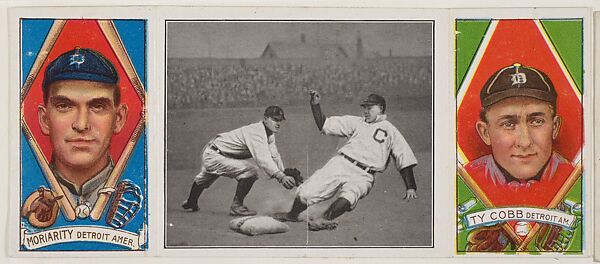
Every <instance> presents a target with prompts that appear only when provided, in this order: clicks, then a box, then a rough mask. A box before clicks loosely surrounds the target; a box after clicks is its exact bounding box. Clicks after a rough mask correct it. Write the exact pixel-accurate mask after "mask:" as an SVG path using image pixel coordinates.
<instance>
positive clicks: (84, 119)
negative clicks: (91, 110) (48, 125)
mask: <svg viewBox="0 0 600 264" xmlns="http://www.w3.org/2000/svg"><path fill="white" fill-rule="evenodd" d="M72 126H73V130H76V131H80V132H81V131H85V130H88V129H89V116H88V111H87V109H79V110H78V111H77V118H75V120H74V121H73V124H72Z"/></svg>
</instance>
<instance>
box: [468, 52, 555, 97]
mask: <svg viewBox="0 0 600 264" xmlns="http://www.w3.org/2000/svg"><path fill="white" fill-rule="evenodd" d="M479 96H480V98H481V105H482V106H483V107H487V106H490V105H492V104H495V103H497V102H499V101H501V100H503V99H506V98H509V97H518V96H526V97H531V98H535V99H538V100H542V101H545V102H548V103H550V104H552V105H556V90H554V85H552V81H550V78H548V76H547V75H546V74H545V73H544V72H542V71H540V70H538V69H535V68H533V67H528V66H523V65H521V64H519V63H515V64H513V65H511V66H508V67H505V68H502V69H500V70H499V71H497V72H495V73H494V74H492V76H490V78H489V79H488V80H487V82H486V83H485V85H484V86H483V89H481V93H480V95H479Z"/></svg>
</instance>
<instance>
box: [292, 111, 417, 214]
mask: <svg viewBox="0 0 600 264" xmlns="http://www.w3.org/2000/svg"><path fill="white" fill-rule="evenodd" d="M321 132H322V133H323V134H325V135H332V136H339V137H346V138H347V139H348V141H347V142H346V144H345V145H344V146H342V147H341V148H340V149H339V150H338V155H336V156H334V157H333V158H331V159H330V160H329V161H328V162H327V164H325V166H323V168H321V169H319V170H317V171H315V173H314V174H313V175H312V176H311V177H310V178H308V180H306V182H304V183H303V184H302V185H301V186H300V187H298V190H297V195H298V197H299V198H300V199H301V201H302V202H304V203H305V204H307V205H309V206H310V205H313V204H316V203H319V202H321V201H324V200H327V199H329V198H331V197H332V196H334V195H335V194H336V192H337V191H338V190H339V192H340V196H339V197H342V198H345V199H346V200H348V201H350V204H351V208H354V207H355V206H356V203H357V202H358V200H359V199H361V198H363V197H365V196H366V195H367V194H368V193H369V191H370V190H371V187H372V186H373V182H374V174H372V173H369V171H371V172H383V171H384V170H385V169H386V167H387V164H388V160H389V158H390V155H391V158H392V159H393V160H394V162H395V164H396V169H398V171H400V170H401V169H403V168H406V167H408V166H412V165H416V164H417V159H416V158H415V155H414V154H413V152H412V150H411V148H410V146H409V145H408V143H407V142H406V140H405V139H404V137H403V136H402V134H401V133H400V131H398V129H397V128H396V127H395V126H394V125H392V123H390V122H389V121H387V120H386V115H379V116H378V118H377V119H376V120H375V122H373V123H367V122H365V120H364V118H363V117H359V116H333V117H328V118H327V119H326V120H325V124H324V125H323V129H322V130H321ZM361 167H363V168H361Z"/></svg>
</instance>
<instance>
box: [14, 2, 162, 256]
mask: <svg viewBox="0 0 600 264" xmlns="http://www.w3.org/2000/svg"><path fill="white" fill-rule="evenodd" d="M151 10H152V8H149V7H127V8H125V7H113V8H108V7H96V8H93V9H81V8H53V9H51V10H48V9H47V8H33V7H28V8H13V9H10V10H8V18H9V19H8V21H9V24H8V28H9V63H10V67H9V69H10V71H9V74H10V75H9V76H10V77H9V85H8V86H7V90H8V91H7V92H8V101H9V103H8V106H9V109H8V113H9V120H8V124H9V125H8V127H9V128H10V129H9V131H8V133H9V137H10V138H11V139H13V140H10V142H9V144H10V145H9V148H8V149H9V153H11V155H9V159H10V173H9V174H8V177H7V178H9V179H8V186H12V187H13V188H10V190H9V192H10V199H9V201H10V204H9V206H8V209H9V210H8V214H7V215H8V236H7V237H8V238H9V239H8V242H7V246H8V248H9V251H8V253H9V255H10V256H12V257H47V256H51V257H57V256H60V257H78V256H79V257H80V256H81V255H82V254H83V253H82V252H81V251H79V252H77V251H74V252H67V251H60V252H35V251H33V252H29V251H28V252H23V251H19V245H18V241H19V230H18V227H19V221H18V219H19V206H20V205H19V188H16V187H18V186H19V177H20V170H19V168H20V165H19V164H20V163H19V162H20V161H19V153H20V151H19V147H20V146H19V143H20V141H19V140H18V139H19V137H20V135H21V127H20V123H19V107H20V102H19V96H20V80H19V71H20V70H19V54H20V51H19V41H20V38H19V30H20V25H19V19H20V18H55V19H61V18H64V19H68V18H90V19H112V18H122V19H148V15H147V14H148V13H150V11H151ZM74 14H77V15H74ZM152 23H153V22H152V21H151V20H150V19H148V25H147V28H148V30H147V33H146V39H147V40H150V39H154V31H153V30H152V29H154V27H152V26H151V24H152ZM147 42H148V43H147V45H148V46H147V55H148V58H147V60H146V67H147V68H148V70H147V71H148V72H147V73H146V82H147V85H146V87H147V89H148V90H152V89H156V88H155V87H156V85H155V82H154V78H155V76H154V71H153V69H154V65H155V64H154V56H153V55H155V51H154V45H155V43H154V42H151V41H147ZM148 98H150V96H148ZM147 106H148V107H150V105H147ZM148 111H149V112H150V111H151V110H150V109H148ZM146 131H150V129H147V130H146ZM147 138H148V140H147V142H151V140H149V139H150V138H151V135H150V134H147ZM150 153H152V152H151V151H149V148H148V163H147V164H148V173H149V175H150V173H151V172H152V171H151V167H150V164H151V163H150V159H151V156H150ZM13 154H14V155H13ZM154 179H155V178H153V177H150V176H149V178H148V190H150V187H152V188H155V187H154V186H153V185H154V184H155V182H154ZM152 199H153V198H152V197H151V195H150V193H148V201H152ZM153 205H154V203H148V218H149V219H148V226H150V225H151V224H153V222H152V221H150V218H151V216H152V214H151V212H155V211H156V208H154V206H153ZM153 235H154V234H152V233H151V231H150V230H149V231H148V236H147V239H151V237H152V236H153ZM148 242H149V243H150V241H148ZM149 245H150V244H149ZM84 254H85V256H89V257H100V256H102V257H107V256H143V255H147V254H148V253H147V252H143V251H131V252H127V251H126V252H116V251H111V252H90V251H87V252H85V253H84Z"/></svg>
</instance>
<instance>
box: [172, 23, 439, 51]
mask: <svg viewBox="0 0 600 264" xmlns="http://www.w3.org/2000/svg"><path fill="white" fill-rule="evenodd" d="M432 29H433V28H432V23H431V22H413V21H411V22H399V21H390V22H382V21H377V22H364V21H360V22H352V21H348V22H341V23H340V22H339V21H335V22H317V23H315V22H298V21H294V22H292V21H290V22H271V21H264V22H260V21H258V22H257V21H252V22H246V21H228V22H220V21H201V22H196V21H193V22H191V21H182V22H174V21H170V22H168V24H167V57H168V58H258V57H260V55H261V54H262V52H263V51H264V49H265V47H266V46H267V44H268V43H269V42H271V41H283V42H300V35H301V34H302V33H303V34H304V35H305V36H306V42H307V43H338V44H340V45H341V46H342V47H343V48H344V49H345V50H346V52H347V53H348V54H349V56H350V57H354V54H355V53H356V40H357V37H358V36H359V35H360V37H361V38H362V42H363V47H364V48H363V49H364V54H369V53H373V52H378V53H379V54H381V55H384V56H387V55H388V54H389V50H390V49H391V51H392V55H393V56H431V55H432V31H433V30H432Z"/></svg>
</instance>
